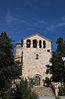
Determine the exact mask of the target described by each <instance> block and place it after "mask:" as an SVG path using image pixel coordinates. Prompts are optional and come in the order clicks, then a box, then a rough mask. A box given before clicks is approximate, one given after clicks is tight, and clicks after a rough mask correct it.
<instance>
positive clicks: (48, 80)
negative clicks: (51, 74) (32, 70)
mask: <svg viewBox="0 0 65 99" xmlns="http://www.w3.org/2000/svg"><path fill="white" fill-rule="evenodd" d="M50 83H51V80H50V79H49V78H48V77H46V78H45V81H44V85H45V86H46V87H49V85H50Z"/></svg>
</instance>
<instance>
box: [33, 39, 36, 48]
mask: <svg viewBox="0 0 65 99" xmlns="http://www.w3.org/2000/svg"><path fill="white" fill-rule="evenodd" d="M33 48H37V40H33Z"/></svg>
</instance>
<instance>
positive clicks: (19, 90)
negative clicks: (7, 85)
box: [4, 79, 38, 99]
mask: <svg viewBox="0 0 65 99" xmlns="http://www.w3.org/2000/svg"><path fill="white" fill-rule="evenodd" d="M8 93H9V94H8ZM8 93H7V94H6V95H5V98H4V99H37V97H38V96H37V95H36V94H35V92H32V91H31V88H30V86H29V85H28V82H27V80H26V79H25V80H21V82H20V85H17V86H16V90H15V89H11V90H9V92H8Z"/></svg>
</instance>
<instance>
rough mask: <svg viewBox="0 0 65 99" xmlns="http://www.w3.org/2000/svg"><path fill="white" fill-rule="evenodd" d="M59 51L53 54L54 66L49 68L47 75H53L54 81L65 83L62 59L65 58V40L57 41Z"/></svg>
mask: <svg viewBox="0 0 65 99" xmlns="http://www.w3.org/2000/svg"><path fill="white" fill-rule="evenodd" d="M56 44H57V50H56V51H55V52H53V53H52V58H51V59H50V62H51V63H52V66H50V65H46V66H47V73H50V74H52V80H53V81H62V80H63V81H65V66H64V64H63V61H62V57H64V56H65V42H64V40H63V38H58V39H57V42H56Z"/></svg>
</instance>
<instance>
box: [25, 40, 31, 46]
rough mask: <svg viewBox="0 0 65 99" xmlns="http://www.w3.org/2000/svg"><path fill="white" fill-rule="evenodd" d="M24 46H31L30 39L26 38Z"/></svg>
mask: <svg viewBox="0 0 65 99" xmlns="http://www.w3.org/2000/svg"><path fill="white" fill-rule="evenodd" d="M26 46H27V48H30V46H31V40H30V39H28V40H27V41H26Z"/></svg>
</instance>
